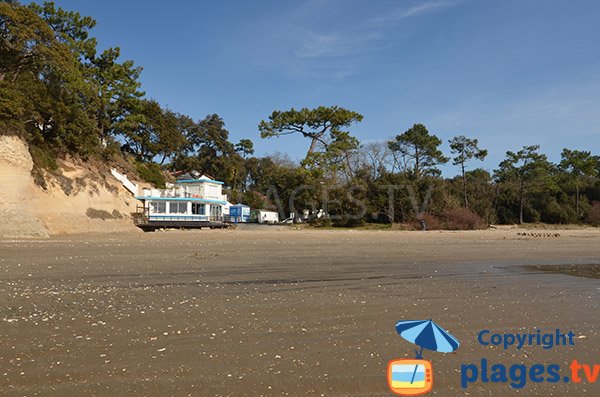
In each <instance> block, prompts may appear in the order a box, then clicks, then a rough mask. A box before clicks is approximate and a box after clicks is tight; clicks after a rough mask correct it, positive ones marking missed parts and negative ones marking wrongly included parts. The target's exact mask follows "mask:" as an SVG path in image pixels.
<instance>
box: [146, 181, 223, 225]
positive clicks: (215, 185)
mask: <svg viewBox="0 0 600 397" xmlns="http://www.w3.org/2000/svg"><path fill="white" fill-rule="evenodd" d="M222 188H223V182H221V181H217V180H214V179H212V178H210V177H208V176H206V175H201V176H199V177H194V175H190V174H184V175H182V176H180V177H179V178H178V179H177V181H176V182H175V183H174V184H169V185H167V188H166V189H154V188H151V189H142V191H141V194H140V195H138V196H136V198H137V199H138V200H140V201H141V202H142V207H141V208H139V210H138V214H137V216H136V217H135V219H136V224H137V225H138V226H139V227H141V228H142V229H145V230H154V229H157V228H163V227H202V226H208V227H224V225H225V222H226V221H228V217H229V206H230V203H229V202H228V201H227V195H225V194H223V191H222Z"/></svg>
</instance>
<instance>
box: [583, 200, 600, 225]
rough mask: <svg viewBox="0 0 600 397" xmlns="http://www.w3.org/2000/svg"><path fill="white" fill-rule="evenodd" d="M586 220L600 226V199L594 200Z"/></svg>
mask: <svg viewBox="0 0 600 397" xmlns="http://www.w3.org/2000/svg"><path fill="white" fill-rule="evenodd" d="M585 222H586V223H589V224H590V225H594V226H600V201H594V202H593V203H592V206H591V207H590V209H589V210H588V211H587V215H586V217H585Z"/></svg>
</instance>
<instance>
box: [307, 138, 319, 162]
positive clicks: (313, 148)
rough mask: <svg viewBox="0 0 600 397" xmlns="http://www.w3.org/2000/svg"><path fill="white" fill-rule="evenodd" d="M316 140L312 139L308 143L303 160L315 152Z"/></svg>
mask: <svg viewBox="0 0 600 397" xmlns="http://www.w3.org/2000/svg"><path fill="white" fill-rule="evenodd" d="M317 142H318V141H317V138H316V137H315V138H312V141H310V147H309V148H308V152H306V157H305V158H304V159H305V160H306V159H307V158H308V157H309V156H310V155H311V154H312V153H313V152H314V151H315V149H316V147H317Z"/></svg>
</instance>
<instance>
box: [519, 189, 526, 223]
mask: <svg viewBox="0 0 600 397" xmlns="http://www.w3.org/2000/svg"><path fill="white" fill-rule="evenodd" d="M524 202H525V183H524V182H523V180H521V186H520V189H519V223H520V224H521V225H522V224H523V206H524Z"/></svg>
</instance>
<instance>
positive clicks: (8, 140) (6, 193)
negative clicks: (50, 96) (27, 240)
mask: <svg viewBox="0 0 600 397" xmlns="http://www.w3.org/2000/svg"><path fill="white" fill-rule="evenodd" d="M32 168H33V161H32V160H31V156H30V155H29V150H27V145H26V144H25V142H23V141H22V140H21V139H19V138H17V137H12V136H0V237H47V236H48V231H47V230H46V228H45V227H44V226H43V225H42V224H41V222H40V221H39V220H38V219H37V218H36V216H35V215H34V214H33V211H32V208H31V201H30V200H31V195H32V193H33V191H32V190H33V186H32V180H31V169H32Z"/></svg>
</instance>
